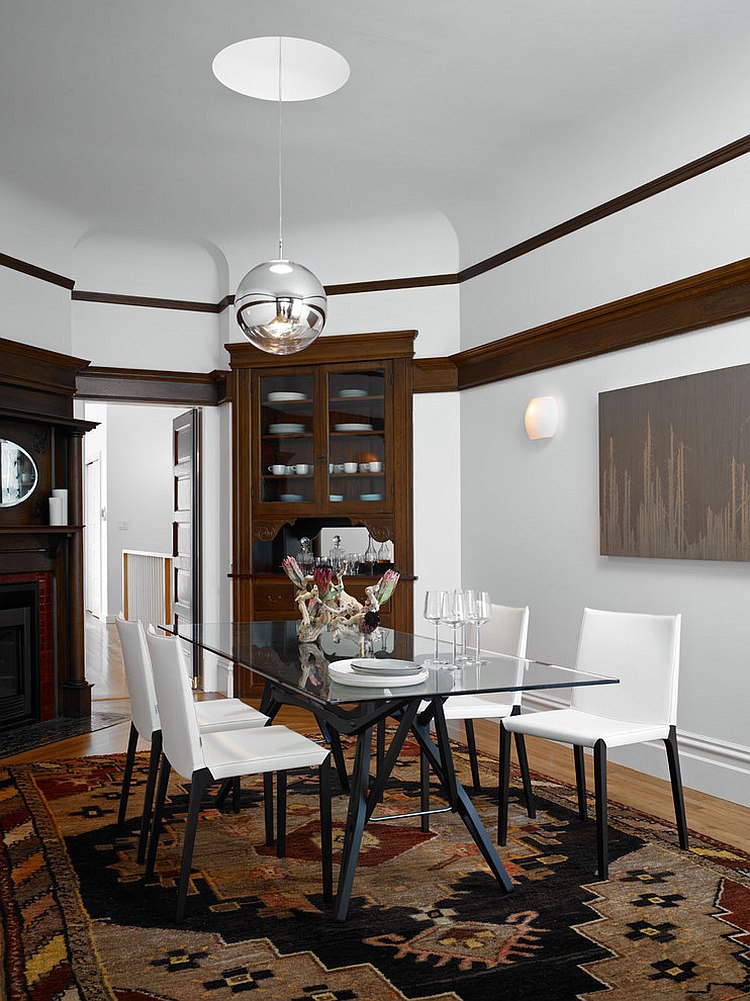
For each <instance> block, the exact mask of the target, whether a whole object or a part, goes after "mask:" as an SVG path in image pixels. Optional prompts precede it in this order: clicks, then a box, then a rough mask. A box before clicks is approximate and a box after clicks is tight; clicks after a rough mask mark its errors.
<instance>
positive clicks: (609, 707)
mask: <svg viewBox="0 0 750 1001" xmlns="http://www.w3.org/2000/svg"><path fill="white" fill-rule="evenodd" d="M679 662H680V616H679V615H644V614H641V613H636V612H607V611H598V610H597V609H594V608H585V609H584V612H583V622H582V624H581V633H580V639H579V642H578V655H577V657H576V667H577V668H579V669H580V670H582V671H590V672H592V673H594V674H603V675H609V676H612V677H616V678H619V679H620V683H619V685H601V686H592V687H587V688H573V689H572V697H571V703H570V707H569V708H567V709H558V710H552V711H551V712H539V713H529V714H528V715H523V716H513V717H509V718H508V719H505V720H503V721H502V722H501V727H502V732H503V736H502V739H501V745H500V748H501V752H500V778H499V783H500V802H499V809H498V841H499V843H500V844H501V845H504V844H505V842H506V838H507V828H508V776H509V761H508V759H509V754H510V735H511V733H516V734H530V735H532V736H535V737H545V738H547V739H548V740H557V741H561V742H563V743H566V744H573V747H574V751H575V765H576V785H577V789H578V810H579V816H580V818H581V820H585V819H586V774H585V771H584V757H583V748H584V747H592V748H593V749H594V780H595V787H596V788H595V791H596V823H597V847H598V863H599V876H600V878H601V879H606V878H607V871H608V852H607V748H608V747H622V746H624V745H626V744H639V743H641V742H643V741H647V740H663V741H664V743H665V745H666V749H667V761H668V764H669V774H670V779H671V782H672V796H673V800H674V809H675V818H676V821H677V831H678V835H679V842H680V847H681V848H687V847H688V830H687V820H686V817H685V803H684V798H683V793H682V781H681V778H680V762H679V756H678V751H677V731H676V719H677V682H678V676H679Z"/></svg>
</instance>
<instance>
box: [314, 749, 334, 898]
mask: <svg viewBox="0 0 750 1001" xmlns="http://www.w3.org/2000/svg"><path fill="white" fill-rule="evenodd" d="M318 776H319V780H320V866H321V871H322V876H323V900H324V902H325V903H326V904H329V905H332V904H333V829H332V824H331V759H330V757H328V758H326V759H325V761H324V762H323V763H322V764H321V765H320V767H319V769H318Z"/></svg>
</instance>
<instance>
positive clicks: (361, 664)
mask: <svg viewBox="0 0 750 1001" xmlns="http://www.w3.org/2000/svg"><path fill="white" fill-rule="evenodd" d="M351 665H352V670H353V671H354V672H355V674H368V675H369V676H370V677H375V676H382V675H384V674H397V675H398V676H399V677H401V676H404V677H414V675H415V674H419V672H420V671H421V670H422V668H421V667H420V666H419V664H415V663H414V661H413V660H392V659H391V658H390V657H363V658H362V659H361V660H360V659H359V658H356V657H355V659H354V660H352V661H351Z"/></svg>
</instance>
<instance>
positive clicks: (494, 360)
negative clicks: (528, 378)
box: [451, 258, 750, 389]
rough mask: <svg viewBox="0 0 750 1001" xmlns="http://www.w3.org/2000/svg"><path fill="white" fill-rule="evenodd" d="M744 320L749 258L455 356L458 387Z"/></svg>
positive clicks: (749, 303)
mask: <svg viewBox="0 0 750 1001" xmlns="http://www.w3.org/2000/svg"><path fill="white" fill-rule="evenodd" d="M745 316H750V258H745V259H744V260H741V261H736V262H734V263H733V264H726V265H724V266H723V267H720V268H714V269H713V270H711V271H704V272H702V273H701V274H698V275H693V276H691V277H690V278H682V279H680V280H679V281H676V282H671V283H670V284H668V285H662V286H660V287H659V288H654V289H649V290H648V291H645V292H638V293H637V294H635V295H631V296H628V297H627V298H625V299H618V300H616V301H614V302H609V303H605V304H604V305H602V306H596V307H594V308H593V309H587V310H584V311H583V312H581V313H575V314H573V315H572V316H565V317H563V318H562V319H559V320H553V321H551V322H550V323H543V324H541V325H540V326H538V327H532V328H531V329H529V330H523V331H521V332H520V333H517V334H511V335H510V336H509V337H503V338H501V339H499V340H496V341H492V342H491V343H489V344H482V345H481V346H479V347H476V348H469V349H468V350H467V351H460V352H458V353H457V354H454V355H452V356H451V357H452V360H453V361H454V362H455V364H456V367H457V369H458V388H459V389H470V388H472V387H474V386H483V385H487V384H488V383H491V382H498V381H500V380H502V379H510V378H513V377H514V376H518V375H526V374H528V373H530V372H538V371H541V370H542V369H546V368H553V367H554V366H556V365H565V364H568V363H569V362H574V361H582V360H583V359H585V358H593V357H596V356H597V355H602V354H607V353H609V352H611V351H621V350H623V349H624V348H630V347H635V346H637V345H639V344H648V343H650V342H651V341H657V340H661V339H662V338H665V337H672V336H674V335H675V334H684V333H687V332H688V331H691V330H700V329H701V328H703V327H712V326H716V325H717V324H721V323H728V322H729V321H731V320H738V319H741V318H742V317H745Z"/></svg>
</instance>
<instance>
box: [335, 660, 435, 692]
mask: <svg viewBox="0 0 750 1001" xmlns="http://www.w3.org/2000/svg"><path fill="white" fill-rule="evenodd" d="M328 673H329V675H330V677H331V680H333V681H338V682H339V683H340V684H342V685H351V686H352V687H357V688H405V687H408V686H410V685H421V684H422V682H423V681H426V680H427V678H428V677H429V674H430V672H429V671H428V670H427V668H426V667H420V666H419V664H414V663H412V662H411V661H408V660H388V659H385V658H383V659H382V660H381V659H376V658H374V657H373V658H361V657H355V658H354V660H338V661H335V662H334V663H333V664H330V665H329V668H328Z"/></svg>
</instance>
